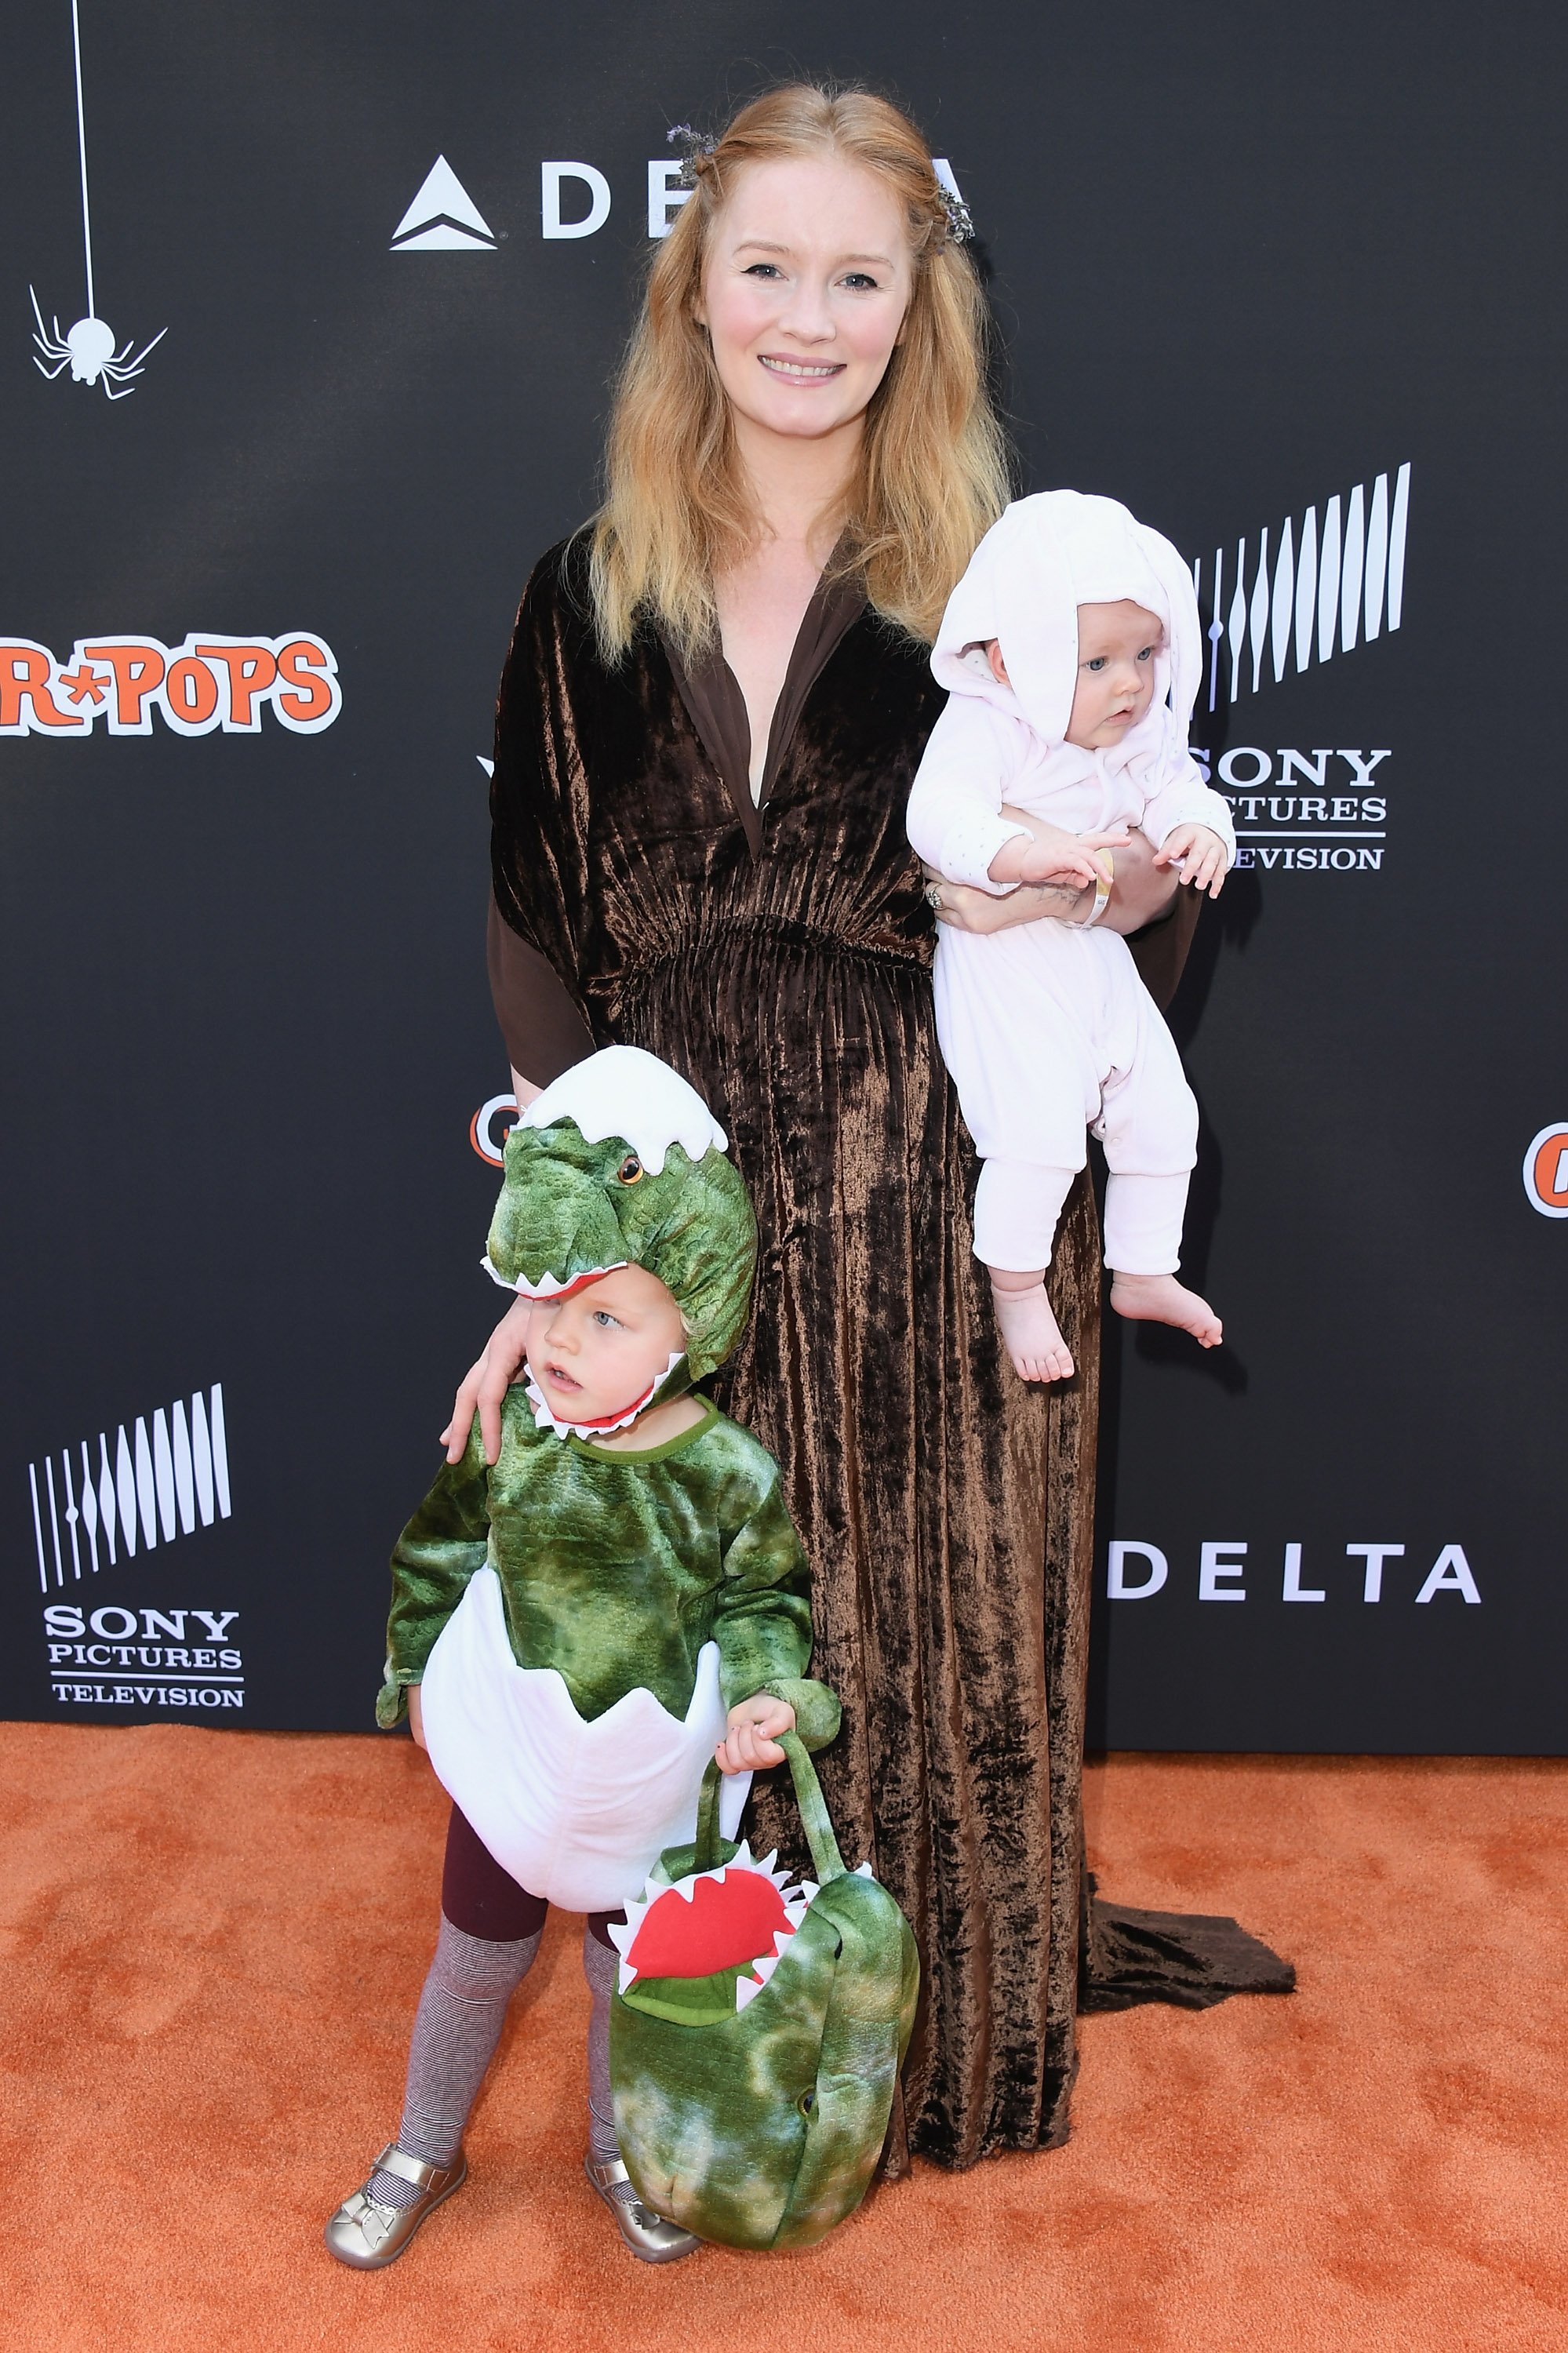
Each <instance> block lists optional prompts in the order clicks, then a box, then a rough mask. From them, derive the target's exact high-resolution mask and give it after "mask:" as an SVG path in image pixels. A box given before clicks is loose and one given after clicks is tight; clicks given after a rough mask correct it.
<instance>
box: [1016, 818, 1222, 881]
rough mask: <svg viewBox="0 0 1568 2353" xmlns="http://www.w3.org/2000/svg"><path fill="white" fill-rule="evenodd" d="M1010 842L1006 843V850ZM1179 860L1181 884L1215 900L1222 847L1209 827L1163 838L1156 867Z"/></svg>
mask: <svg viewBox="0 0 1568 2353" xmlns="http://www.w3.org/2000/svg"><path fill="white" fill-rule="evenodd" d="M1008 847H1009V849H1011V848H1012V843H1011V842H1010V843H1009V844H1008ZM1177 859H1180V860H1181V881H1183V882H1190V883H1191V884H1192V888H1193V890H1194V891H1207V892H1208V894H1209V896H1210V898H1211V899H1217V898H1218V897H1219V895H1220V892H1221V891H1222V890H1223V889H1224V880H1225V845H1224V842H1223V841H1222V840H1221V839H1220V837H1219V835H1218V834H1217V833H1216V832H1215V831H1214V829H1213V827H1212V826H1207V825H1179V826H1177V827H1176V828H1175V829H1174V830H1173V831H1172V832H1171V833H1168V834H1167V835H1166V837H1165V840H1164V843H1163V846H1162V847H1161V848H1160V849H1158V850H1157V851H1156V852H1155V858H1154V863H1155V864H1156V866H1173V865H1174V864H1175V862H1176V860H1177Z"/></svg>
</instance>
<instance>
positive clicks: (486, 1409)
mask: <svg viewBox="0 0 1568 2353" xmlns="http://www.w3.org/2000/svg"><path fill="white" fill-rule="evenodd" d="M512 1092H513V1093H514V1095H515V1096H516V1098H517V1108H518V1110H519V1111H524V1110H526V1108H527V1106H528V1105H529V1104H530V1103H532V1102H533V1100H534V1098H535V1095H538V1094H543V1092H544V1089H543V1088H542V1087H536V1086H535V1085H534V1083H533V1082H532V1081H531V1080H529V1079H525V1078H524V1076H523V1073H522V1071H515V1070H514V1071H513V1073H512ZM527 1333H528V1303H527V1301H526V1300H525V1299H514V1301H513V1303H512V1304H511V1306H510V1307H509V1308H508V1309H507V1311H506V1313H505V1314H504V1315H503V1317H502V1319H501V1321H500V1323H499V1324H497V1325H496V1327H495V1329H494V1331H493V1333H492V1334H491V1335H490V1337H489V1339H488V1340H487V1341H486V1342H485V1344H484V1351H483V1354H482V1356H480V1358H479V1361H478V1363H477V1364H474V1365H472V1366H470V1368H469V1371H468V1373H467V1376H466V1377H465V1378H464V1380H463V1384H462V1387H461V1388H460V1389H459V1391H458V1393H457V1398H456V1401H455V1402H454V1404H453V1406H452V1418H451V1419H450V1421H449V1422H448V1424H447V1426H446V1428H445V1429H444V1430H442V1432H441V1444H442V1445H443V1446H444V1447H445V1448H446V1450H447V1461H449V1462H461V1460H462V1452H463V1449H464V1447H465V1446H466V1445H467V1444H468V1434H469V1431H470V1430H471V1429H472V1428H473V1417H474V1415H475V1414H476V1413H477V1414H478V1416H479V1428H480V1434H481V1436H482V1439H483V1440H484V1459H485V1461H487V1462H493V1461H495V1460H496V1458H497V1457H498V1455H499V1454H500V1452H501V1400H502V1398H503V1397H504V1396H505V1395H506V1392H507V1390H508V1389H509V1388H510V1387H511V1386H512V1382H513V1380H514V1377H515V1376H516V1372H517V1368H518V1366H520V1365H521V1364H522V1362H523V1349H524V1342H525V1340H526V1338H527ZM417 1737H418V1735H416V1738H417Z"/></svg>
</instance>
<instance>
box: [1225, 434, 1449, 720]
mask: <svg viewBox="0 0 1568 2353" xmlns="http://www.w3.org/2000/svg"><path fill="white" fill-rule="evenodd" d="M1410 472H1411V469H1410V465H1409V462H1408V461H1407V462H1406V463H1405V464H1404V465H1403V466H1401V467H1400V468H1399V470H1398V471H1397V473H1395V475H1394V477H1393V493H1392V496H1391V494H1390V490H1389V477H1388V475H1387V474H1378V475H1376V476H1375V477H1374V478H1373V481H1372V491H1371V495H1370V497H1369V495H1368V492H1367V487H1366V484H1365V483H1364V482H1358V483H1357V484H1356V486H1355V488H1354V489H1353V490H1351V491H1349V492H1347V493H1346V495H1345V496H1344V497H1343V498H1341V497H1340V493H1339V491H1335V492H1334V494H1333V496H1332V497H1331V498H1330V499H1328V500H1326V501H1324V503H1323V506H1322V509H1321V514H1322V521H1321V523H1320V524H1319V508H1318V507H1317V506H1316V505H1313V506H1309V507H1308V508H1307V510H1306V511H1305V512H1304V513H1303V514H1302V517H1301V520H1300V522H1299V524H1298V522H1296V520H1295V518H1294V517H1293V516H1291V515H1287V516H1286V518H1285V521H1284V522H1283V523H1282V524H1281V526H1280V529H1279V533H1278V536H1277V539H1276V541H1275V554H1274V560H1273V563H1272V565H1271V564H1270V561H1269V533H1268V530H1267V528H1265V529H1264V530H1262V531H1260V532H1259V533H1258V535H1257V549H1256V554H1255V557H1254V559H1253V564H1252V571H1251V575H1250V585H1249V576H1248V570H1247V561H1248V547H1249V542H1248V541H1247V540H1246V539H1245V538H1243V539H1239V540H1238V541H1237V542H1236V568H1235V578H1234V585H1233V586H1232V587H1231V589H1230V594H1229V601H1228V603H1227V601H1226V595H1225V554H1224V547H1216V548H1215V550H1214V562H1213V573H1212V575H1211V579H1210V586H1209V593H1208V599H1207V604H1208V619H1207V621H1206V622H1205V623H1204V624H1203V628H1204V634H1205V635H1206V636H1207V638H1208V640H1209V709H1210V710H1211V711H1213V710H1214V709H1215V708H1216V707H1217V705H1218V703H1219V700H1220V696H1221V692H1222V691H1224V692H1225V699H1226V701H1227V702H1237V701H1238V700H1239V699H1240V697H1241V696H1242V695H1243V694H1245V693H1247V692H1249V691H1250V692H1252V693H1253V694H1255V693H1257V691H1258V690H1259V688H1260V687H1261V685H1262V683H1263V678H1264V661H1265V658H1267V659H1268V662H1269V665H1270V667H1271V669H1272V670H1273V673H1274V681H1275V684H1276V685H1279V684H1281V683H1283V681H1284V678H1285V673H1286V671H1287V670H1288V668H1289V666H1290V655H1291V650H1292V648H1293V647H1294V649H1295V655H1296V670H1297V674H1298V676H1299V675H1300V674H1301V672H1303V671H1304V670H1309V669H1310V668H1311V666H1312V649H1313V640H1314V638H1316V641H1317V651H1318V659H1319V662H1326V661H1328V660H1329V659H1330V658H1331V656H1332V655H1333V653H1334V651H1335V645H1334V639H1335V636H1336V633H1337V634H1338V638H1339V651H1340V653H1353V652H1354V650H1355V649H1356V645H1357V643H1358V641H1359V642H1360V643H1361V644H1362V645H1371V644H1372V642H1373V640H1374V639H1375V638H1379V637H1380V636H1382V634H1383V631H1384V630H1385V629H1387V630H1390V631H1392V630H1394V629H1397V628H1398V627H1399V625H1400V620H1401V618H1402V615H1403V609H1404V554H1405V543H1406V537H1407V533H1408V530H1409V516H1410ZM1192 586H1193V589H1194V591H1195V592H1196V594H1197V597H1198V602H1199V607H1200V609H1202V606H1203V603H1204V596H1203V561H1202V556H1194V558H1193V560H1192ZM1222 649H1224V651H1228V653H1229V655H1230V681H1229V686H1228V689H1226V688H1225V686H1224V680H1223V677H1222ZM1249 654H1250V655H1251V657H1252V659H1251V678H1250V681H1249V679H1248V678H1247V676H1246V670H1247V667H1248V665H1247V656H1248V655H1249Z"/></svg>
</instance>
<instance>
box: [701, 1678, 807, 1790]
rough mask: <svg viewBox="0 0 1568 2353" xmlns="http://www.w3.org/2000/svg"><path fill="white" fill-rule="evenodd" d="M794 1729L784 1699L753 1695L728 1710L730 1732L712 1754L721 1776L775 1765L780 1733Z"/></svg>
mask: <svg viewBox="0 0 1568 2353" xmlns="http://www.w3.org/2000/svg"><path fill="white" fill-rule="evenodd" d="M794 1729H795V1711H794V1709H793V1708H792V1707H791V1706H790V1704H789V1701H788V1700H787V1699H775V1698H774V1697H773V1696H772V1694H770V1693H768V1692H753V1694H752V1695H751V1697H750V1698H749V1699H743V1700H740V1701H738V1702H737V1704H736V1705H735V1706H734V1707H732V1708H731V1709H730V1712H729V1731H728V1733H727V1734H726V1736H725V1738H724V1739H723V1740H721V1741H720V1742H719V1745H718V1746H717V1747H716V1748H715V1751H714V1756H715V1758H716V1759H717V1763H718V1768H719V1771H720V1772H721V1773H754V1772H756V1771H757V1770H758V1767H760V1766H765V1765H777V1764H779V1761H780V1760H781V1758H782V1757H783V1755H784V1751H783V1750H782V1749H781V1748H780V1747H779V1740H778V1736H779V1733H781V1732H793V1731H794Z"/></svg>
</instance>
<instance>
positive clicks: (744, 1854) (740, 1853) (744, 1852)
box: [734, 1839, 757, 1871]
mask: <svg viewBox="0 0 1568 2353" xmlns="http://www.w3.org/2000/svg"><path fill="white" fill-rule="evenodd" d="M734 1861H735V1862H736V1863H738V1864H739V1865H740V1866H741V1868H742V1869H743V1870H746V1871H755V1870H756V1868H757V1865H756V1864H755V1863H754V1862H753V1861H752V1859H751V1841H750V1840H749V1839H742V1840H741V1841H740V1844H739V1845H738V1846H737V1847H736V1851H735V1855H734Z"/></svg>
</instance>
